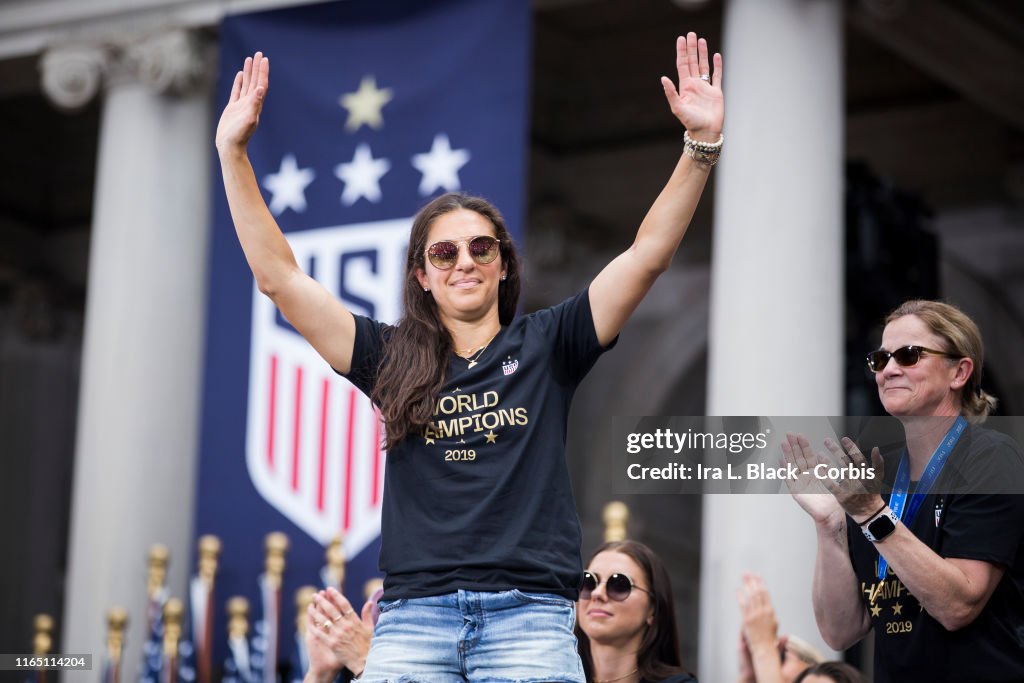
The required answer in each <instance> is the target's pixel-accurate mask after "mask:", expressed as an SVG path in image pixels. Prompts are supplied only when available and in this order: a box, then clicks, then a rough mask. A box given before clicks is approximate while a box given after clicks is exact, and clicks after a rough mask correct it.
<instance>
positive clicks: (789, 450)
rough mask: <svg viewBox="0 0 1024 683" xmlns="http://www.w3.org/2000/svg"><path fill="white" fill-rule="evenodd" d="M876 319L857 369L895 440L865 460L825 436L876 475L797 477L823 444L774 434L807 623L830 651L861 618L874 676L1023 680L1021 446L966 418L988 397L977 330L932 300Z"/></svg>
mask: <svg viewBox="0 0 1024 683" xmlns="http://www.w3.org/2000/svg"><path fill="white" fill-rule="evenodd" d="M885 322H886V325H885V329H884V331H883V333H882V346H881V348H880V349H878V350H877V351H874V352H872V353H871V354H869V355H868V359H867V360H868V367H869V368H870V370H871V371H872V372H873V373H874V378H875V383H876V384H877V386H878V396H879V398H880V399H881V401H882V405H883V406H884V407H885V410H886V411H887V412H888V413H889V414H890V415H893V416H894V417H896V418H898V420H899V422H900V423H901V424H902V427H903V432H904V436H905V442H904V443H903V444H900V446H899V447H898V448H897V449H896V450H895V451H894V452H892V453H887V454H886V457H885V458H884V459H883V457H882V456H881V454H880V453H879V450H878V448H874V449H873V450H872V453H871V462H870V463H869V462H868V461H867V459H866V458H865V457H864V455H863V454H862V453H861V451H860V450H859V449H858V447H857V446H856V445H855V444H854V443H853V442H852V441H851V440H850V439H846V438H844V439H842V444H837V443H835V442H833V441H832V440H830V439H829V440H826V442H825V447H826V448H827V449H828V450H830V451H831V452H832V454H833V455H834V456H835V457H836V459H837V461H838V462H839V463H842V465H843V466H844V467H846V468H853V469H855V470H857V469H858V468H859V471H861V472H862V473H863V471H864V470H866V469H867V468H868V467H873V468H874V469H875V472H876V474H881V475H882V476H881V477H876V479H874V480H867V481H865V483H860V482H859V481H858V480H853V479H849V478H845V479H836V480H824V481H822V480H818V479H816V478H815V477H814V476H813V475H811V474H807V473H808V472H813V471H814V470H813V468H814V467H815V466H816V465H818V464H821V463H824V462H826V460H825V458H824V456H823V454H820V453H819V454H816V453H814V452H813V450H812V448H811V446H810V444H809V443H808V442H807V439H806V438H804V437H803V436H794V435H788V443H784V444H783V456H784V459H785V460H786V461H787V462H789V463H793V464H794V465H795V466H796V468H797V469H798V470H799V471H801V472H804V473H805V474H802V475H801V476H800V477H799V478H798V479H797V480H795V481H792V482H789V484H790V490H791V492H792V493H793V496H794V498H795V499H796V500H797V502H798V503H799V504H800V505H801V507H803V508H804V510H805V511H806V512H807V513H808V514H809V515H810V516H811V517H812V518H813V519H814V522H815V525H816V528H817V537H818V554H817V561H816V564H815V569H814V582H813V589H812V595H813V602H814V613H815V616H816V618H817V622H818V628H819V629H820V630H821V635H822V637H823V638H824V640H825V642H826V643H828V644H829V645H830V646H831V647H833V648H835V649H837V650H842V649H845V648H847V647H850V646H851V645H853V644H854V643H856V642H857V641H859V640H860V639H861V638H863V637H864V636H865V635H866V634H867V632H868V631H869V630H871V629H872V628H874V629H875V641H874V642H875V667H874V677H875V681H877V682H878V683H887V682H888V681H894V682H895V681H930V682H941V681H950V682H951V681H958V682H964V681H970V682H972V683H979V682H983V681H1024V495H1013V494H1021V493H1024V454H1022V452H1021V449H1020V446H1019V445H1018V444H1017V443H1015V442H1014V441H1013V440H1012V439H1010V438H1009V437H1007V436H1005V435H1003V434H1000V433H998V432H995V431H992V430H989V429H984V428H982V427H980V426H978V424H979V423H980V422H982V421H983V420H984V418H985V417H986V416H987V415H988V414H989V411H990V410H991V409H992V408H993V407H994V406H995V402H996V401H995V399H994V398H993V397H992V396H990V395H988V394H987V393H985V391H983V390H982V389H981V374H982V367H983V363H984V347H983V345H982V341H981V334H980V332H979V331H978V328H977V326H976V325H975V324H974V322H973V321H972V320H971V319H970V318H968V317H967V316H966V315H965V314H964V313H963V312H962V311H960V310H959V309H957V308H955V307H953V306H951V305H948V304H945V303H940V302H936V301H922V300H915V301H908V302H906V303H904V304H903V305H901V306H900V307H899V308H897V309H896V310H895V311H893V312H892V313H891V314H889V316H888V317H887V318H886V321H885ZM879 470H881V472H879ZM861 481H864V480H861ZM883 481H884V484H885V486H884V487H883V486H882V483H883ZM882 491H886V492H887V493H886V495H884V496H883V495H881V494H880V493H881V492H882ZM889 491H891V493H888V492H889ZM830 494H831V495H830Z"/></svg>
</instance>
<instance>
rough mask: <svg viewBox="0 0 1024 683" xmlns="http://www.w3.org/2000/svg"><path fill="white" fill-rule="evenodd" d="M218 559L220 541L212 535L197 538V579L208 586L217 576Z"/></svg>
mask: <svg viewBox="0 0 1024 683" xmlns="http://www.w3.org/2000/svg"><path fill="white" fill-rule="evenodd" d="M219 558H220V539H219V538H217V537H216V536H214V535H212V534H206V535H204V536H200V537H199V577H200V578H201V579H202V580H203V581H205V582H206V583H207V584H209V585H213V579H214V577H215V576H216V575H217V560H218V559H219Z"/></svg>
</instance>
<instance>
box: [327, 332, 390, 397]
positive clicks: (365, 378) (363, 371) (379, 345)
mask: <svg viewBox="0 0 1024 683" xmlns="http://www.w3.org/2000/svg"><path fill="white" fill-rule="evenodd" d="M353 317H354V318H355V320H356V338H355V340H354V342H353V344H352V366H351V368H350V369H349V371H348V372H347V373H344V372H338V370H335V372H337V373H338V374H339V375H341V376H342V377H344V378H345V379H347V380H348V381H350V382H352V384H354V385H355V386H356V388H357V389H359V390H360V391H362V392H363V393H364V394H366V395H367V396H370V395H371V394H372V393H373V388H374V387H375V386H376V385H377V376H378V374H379V372H380V362H381V360H382V359H383V358H384V342H385V340H386V338H387V336H388V335H390V331H391V329H392V328H391V326H390V325H385V324H384V323H381V322H378V321H376V320H372V319H371V318H367V317H366V316H362V315H354V316H353Z"/></svg>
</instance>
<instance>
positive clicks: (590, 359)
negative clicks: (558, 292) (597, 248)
mask: <svg viewBox="0 0 1024 683" xmlns="http://www.w3.org/2000/svg"><path fill="white" fill-rule="evenodd" d="M543 313H546V314H547V315H548V316H549V317H550V320H549V324H551V325H552V326H553V329H552V333H553V336H554V354H555V360H556V361H557V364H558V365H559V366H560V367H561V368H563V370H564V372H565V375H566V379H567V380H568V381H569V383H570V384H579V383H580V381H582V380H583V378H584V377H585V376H586V374H587V373H588V372H590V369H591V368H592V367H594V363H596V362H597V359H598V358H599V357H600V356H601V354H602V353H604V352H605V351H607V350H608V349H611V348H612V347H613V346H615V344H616V343H617V342H618V340H619V338H618V336H616V337H615V339H613V340H612V342H611V343H610V344H609V345H608V346H607V347H602V346H601V344H600V343H599V342H598V341H597V330H595V329H594V316H593V312H592V310H591V308H590V292H589V288H587V289H584V290H583V291H582V292H580V293H578V294H577V295H576V296H574V297H572V298H569V299H566V300H565V301H563V302H562V303H560V304H558V305H556V306H552V307H551V308H549V309H547V311H544V312H543Z"/></svg>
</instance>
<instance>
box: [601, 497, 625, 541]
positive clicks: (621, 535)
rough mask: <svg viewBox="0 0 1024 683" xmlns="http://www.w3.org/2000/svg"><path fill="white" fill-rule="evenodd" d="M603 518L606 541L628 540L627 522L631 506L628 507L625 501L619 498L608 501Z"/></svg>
mask: <svg viewBox="0 0 1024 683" xmlns="http://www.w3.org/2000/svg"><path fill="white" fill-rule="evenodd" d="M602 518H603V519H604V541H605V543H609V542H611V541H624V540H626V522H627V521H629V508H627V507H626V504H625V503H623V502H621V501H618V500H613V501H612V502H610V503H608V504H607V505H605V506H604V513H603V514H602Z"/></svg>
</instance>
